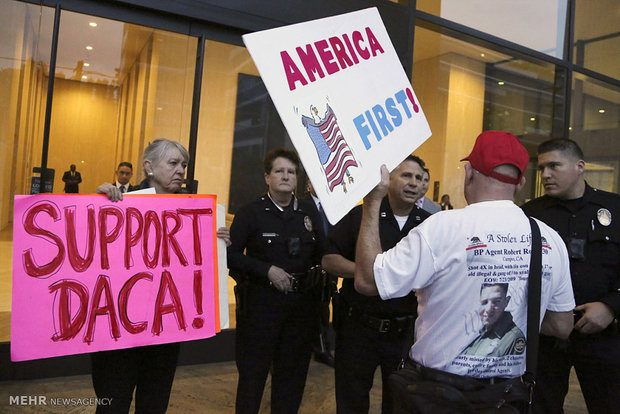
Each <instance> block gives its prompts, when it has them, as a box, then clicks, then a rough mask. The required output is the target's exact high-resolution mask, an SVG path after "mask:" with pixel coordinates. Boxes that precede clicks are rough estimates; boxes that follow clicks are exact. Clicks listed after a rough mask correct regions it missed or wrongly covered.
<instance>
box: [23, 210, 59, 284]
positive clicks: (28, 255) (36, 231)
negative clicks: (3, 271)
mask: <svg viewBox="0 0 620 414" xmlns="http://www.w3.org/2000/svg"><path fill="white" fill-rule="evenodd" d="M41 212H45V213H47V214H48V215H49V216H50V217H51V218H52V219H54V221H58V220H59V217H60V211H59V210H58V208H57V207H56V206H54V205H52V204H51V203H49V202H44V203H41V204H37V205H34V206H32V207H31V208H30V209H28V211H27V212H26V215H25V217H24V224H23V225H24V230H25V231H26V233H28V234H30V235H32V236H37V237H39V236H43V237H45V238H49V239H51V241H52V243H53V244H55V245H56V247H57V248H58V254H57V255H56V256H55V257H54V258H53V259H52V260H51V261H50V262H49V263H47V264H44V265H42V266H38V265H37V264H36V263H35V261H34V258H33V257H32V249H28V250H26V251H25V252H24V254H23V256H22V257H23V263H24V270H26V273H27V274H28V276H32V277H44V276H49V275H51V274H53V273H55V272H56V271H57V270H58V269H59V268H60V265H62V261H63V258H64V256H65V246H64V244H63V243H62V239H61V238H60V237H58V236H57V235H56V234H54V233H52V232H51V231H47V230H44V229H42V228H40V227H39V226H37V224H36V223H35V222H34V218H35V217H36V216H37V214H39V213H41Z"/></svg>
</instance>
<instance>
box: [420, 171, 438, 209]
mask: <svg viewBox="0 0 620 414" xmlns="http://www.w3.org/2000/svg"><path fill="white" fill-rule="evenodd" d="M422 168H423V170H424V176H423V178H422V197H420V199H419V200H418V201H417V202H416V205H417V206H418V207H420V208H421V209H422V210H425V211H428V212H429V213H431V214H435V213H438V212H440V211H441V207H440V206H439V204H437V203H435V202H434V201H433V200H431V199H430V198H428V197H426V193H427V192H428V186H429V185H430V181H431V173H430V171H429V169H428V168H426V167H424V166H422Z"/></svg>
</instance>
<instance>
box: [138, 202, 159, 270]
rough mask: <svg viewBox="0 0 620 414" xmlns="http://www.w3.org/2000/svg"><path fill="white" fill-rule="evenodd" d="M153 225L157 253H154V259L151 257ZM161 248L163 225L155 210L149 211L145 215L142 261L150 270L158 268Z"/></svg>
mask: <svg viewBox="0 0 620 414" xmlns="http://www.w3.org/2000/svg"><path fill="white" fill-rule="evenodd" d="M151 225H152V226H153V228H154V229H155V251H153V257H152V258H151V256H150V255H149V234H150V231H151ZM160 247H161V223H160V222H159V217H158V216H157V213H155V212H154V211H153V210H149V211H147V212H146V214H145V215H144V235H143V236H142V259H143V260H144V263H145V264H146V267H148V268H149V269H152V268H154V267H155V266H157V262H158V261H159V249H160Z"/></svg>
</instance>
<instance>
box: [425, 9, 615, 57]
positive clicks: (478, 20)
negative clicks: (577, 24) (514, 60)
mask: <svg viewBox="0 0 620 414" xmlns="http://www.w3.org/2000/svg"><path fill="white" fill-rule="evenodd" d="M609 1H613V0H609ZM416 7H417V8H418V9H419V10H422V11H424V12H427V13H431V14H434V15H436V16H440V17H442V18H444V19H447V20H451V21H453V22H456V23H460V24H462V25H465V26H468V27H471V28H473V29H476V30H480V31H482V32H485V33H489V34H491V35H494V36H497V37H501V38H502V39H506V40H509V41H511V42H514V43H518V44H520V45H523V46H525V47H529V48H531V49H534V50H537V51H539V52H543V53H546V54H548V55H551V56H554V57H557V58H562V56H563V45H564V32H565V27H566V26H565V24H566V7H567V0H546V1H539V0H520V1H513V0H469V1H463V0H418V1H417V3H416Z"/></svg>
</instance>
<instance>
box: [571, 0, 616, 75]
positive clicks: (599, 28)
mask: <svg viewBox="0 0 620 414" xmlns="http://www.w3.org/2000/svg"><path fill="white" fill-rule="evenodd" d="M618 16H620V2H618V1H617V0H597V1H576V2H575V43H574V45H573V46H574V49H573V62H574V63H575V64H576V65H580V66H584V67H586V68H588V69H590V70H593V71H596V72H600V73H602V74H604V75H607V76H610V77H612V78H615V79H619V78H620V52H619V51H620V19H618Z"/></svg>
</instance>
